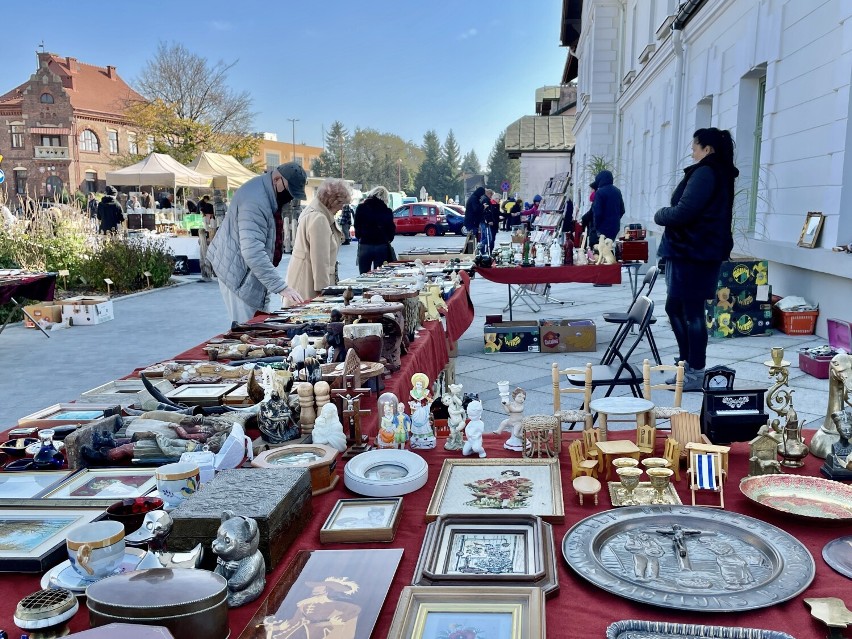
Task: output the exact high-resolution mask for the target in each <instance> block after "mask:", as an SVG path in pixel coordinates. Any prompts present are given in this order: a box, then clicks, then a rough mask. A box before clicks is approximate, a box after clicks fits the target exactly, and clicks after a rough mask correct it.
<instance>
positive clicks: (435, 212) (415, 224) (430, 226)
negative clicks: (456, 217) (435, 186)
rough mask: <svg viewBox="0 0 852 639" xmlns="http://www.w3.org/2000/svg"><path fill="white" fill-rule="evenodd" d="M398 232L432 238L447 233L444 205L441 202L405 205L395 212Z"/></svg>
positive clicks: (394, 217)
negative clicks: (423, 234) (420, 234)
mask: <svg viewBox="0 0 852 639" xmlns="http://www.w3.org/2000/svg"><path fill="white" fill-rule="evenodd" d="M393 222H394V224H395V225H396V232H397V233H400V234H401V235H416V234H417V233H425V234H426V235H428V236H430V237H434V236H436V235H444V233H446V232H447V218H446V215H444V205H443V204H441V203H440V202H412V203H411V204H403V205H402V206H400V207H399V208H397V209H396V210H395V211H394V212H393Z"/></svg>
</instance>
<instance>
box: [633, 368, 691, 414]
mask: <svg viewBox="0 0 852 639" xmlns="http://www.w3.org/2000/svg"><path fill="white" fill-rule="evenodd" d="M671 371H674V373H675V383H674V384H666V383H665V382H663V383H661V384H652V383H651V375H653V374H654V373H660V372H662V373H668V372H671ZM684 375H685V370H684V363H683V362H678V364H677V366H672V365H670V364H660V365H658V366H651V361H650V360H647V359H646V360H645V362H644V363H643V365H642V394H643V395H644V397H645V399H647V400H649V401H652V402H653V401H654V399H653V398H652V397H651V394H652V393H653V392H654V391H663V390H670V391H674V402H673V403H672V405H671V406H658V405H657V402H654V410H653V411H652V413H651V425H652V426H654V427H656V426H657V420H658V419H669V420H670V419H671V418H672V415H677V414H678V413H685V412H686V409H685V408H683V407H681V402H682V400H683V376H684ZM669 428H671V425H669Z"/></svg>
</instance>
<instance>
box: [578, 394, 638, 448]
mask: <svg viewBox="0 0 852 639" xmlns="http://www.w3.org/2000/svg"><path fill="white" fill-rule="evenodd" d="M589 410H591V411H592V413H597V414H598V417H600V420H601V423H600V429H599V435H598V437H599V438H600V440H601V441H602V442H605V441H606V426H607V420H608V416H609V415H635V416H636V427H637V428H638V427H639V426H640V425H642V423H643V419H644V423H647V424H650V423H651V411H652V410H654V402H652V401H649V400H647V399H642V398H641V397H600V398H598V399H593V400H592V401H591V403H590V404H589ZM615 421H625V420H615Z"/></svg>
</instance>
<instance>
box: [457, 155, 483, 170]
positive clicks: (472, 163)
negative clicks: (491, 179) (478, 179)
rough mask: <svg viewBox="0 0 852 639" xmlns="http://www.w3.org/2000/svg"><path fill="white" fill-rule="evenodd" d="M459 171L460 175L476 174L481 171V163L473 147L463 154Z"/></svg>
mask: <svg viewBox="0 0 852 639" xmlns="http://www.w3.org/2000/svg"><path fill="white" fill-rule="evenodd" d="M461 172H462V175H464V174H467V175H478V174H479V173H482V165H481V164H480V163H479V158H478V157H477V155H476V151H474V150H473V149H471V150H470V151H468V152H467V153H465V154H464V158H462V163H461Z"/></svg>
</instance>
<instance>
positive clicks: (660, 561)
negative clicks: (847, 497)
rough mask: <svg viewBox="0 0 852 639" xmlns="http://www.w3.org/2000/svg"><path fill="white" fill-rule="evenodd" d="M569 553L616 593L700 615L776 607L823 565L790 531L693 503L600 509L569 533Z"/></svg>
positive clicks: (582, 570) (581, 569) (571, 561)
mask: <svg viewBox="0 0 852 639" xmlns="http://www.w3.org/2000/svg"><path fill="white" fill-rule="evenodd" d="M562 554H563V556H564V557H565V561H567V562H568V565H569V566H571V568H573V569H574V570H575V571H576V572H577V573H578V574H579V575H580V576H581V577H583V578H584V579H587V580H588V581H590V582H592V583H593V584H595V585H596V586H599V587H600V588H603V589H605V590H607V591H608V592H611V593H613V594H616V595H619V596H621V597H624V598H626V599H633V600H635V601H641V602H643V603H646V604H651V605H654V606H661V607H663V608H675V609H678V610H690V611H697V612H731V611H741V610H754V609H757V608H764V607H767V606H774V605H775V604H777V603H781V602H782V601H786V600H788V599H791V598H793V597H795V596H796V595H798V594H799V593H801V592H802V591H803V590H804V589H805V588H807V587H808V585H810V583H811V581H813V578H814V574H815V570H816V568H815V566H814V560H813V557H812V556H811V554H810V553H809V552H808V550H807V548H805V547H804V546H803V545H802V543H801V542H800V541H799V540H797V539H796V538H795V537H793V536H792V535H790V534H788V533H786V532H784V531H783V530H781V529H779V528H776V527H775V526H772V525H771V524H767V523H766V522H763V521H760V520H759V519H753V518H751V517H746V516H745V515H740V514H739V513H735V512H730V511H727V510H716V509H712V508H694V507H690V506H634V507H628V508H619V509H616V510H608V511H605V512H601V513H597V514H595V515H592V516H590V517H587V518H586V519H584V520H583V521H581V522H579V523H578V524H576V525H575V526H574V527H572V528H571V529H570V530H569V531H568V533H567V534H566V535H565V538H564V539H563V540H562ZM699 636H700V635H699Z"/></svg>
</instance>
